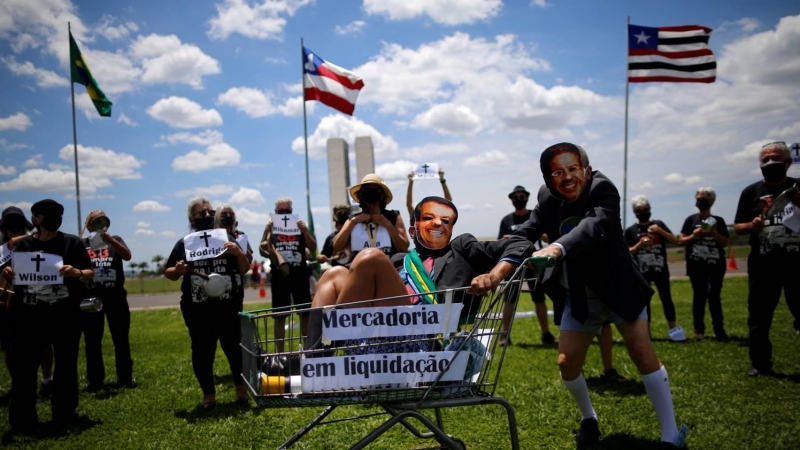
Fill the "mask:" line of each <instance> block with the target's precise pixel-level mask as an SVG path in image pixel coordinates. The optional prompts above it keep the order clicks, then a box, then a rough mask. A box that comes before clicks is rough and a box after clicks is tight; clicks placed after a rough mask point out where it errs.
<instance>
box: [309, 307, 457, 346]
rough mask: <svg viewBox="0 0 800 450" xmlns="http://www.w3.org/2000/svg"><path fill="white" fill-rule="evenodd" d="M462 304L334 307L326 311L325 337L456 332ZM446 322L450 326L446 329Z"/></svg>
mask: <svg viewBox="0 0 800 450" xmlns="http://www.w3.org/2000/svg"><path fill="white" fill-rule="evenodd" d="M462 307H463V305H462V304H461V303H453V304H450V305H447V304H440V305H427V304H426V305H413V306H395V307H389V306H380V307H376V308H348V309H332V310H328V311H325V312H324V313H323V315H322V339H323V341H327V340H331V341H336V340H343V339H361V338H374V337H390V336H391V337H393V336H415V335H420V334H444V333H452V332H455V331H456V329H457V328H458V317H459V316H460V315H461V308H462ZM448 311H449V312H448ZM448 315H449V317H447V316H448ZM448 319H449V320H448ZM445 324H448V325H445ZM445 326H447V327H448V328H449V329H447V330H445Z"/></svg>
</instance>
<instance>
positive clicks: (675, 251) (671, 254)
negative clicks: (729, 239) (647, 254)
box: [667, 245, 750, 263]
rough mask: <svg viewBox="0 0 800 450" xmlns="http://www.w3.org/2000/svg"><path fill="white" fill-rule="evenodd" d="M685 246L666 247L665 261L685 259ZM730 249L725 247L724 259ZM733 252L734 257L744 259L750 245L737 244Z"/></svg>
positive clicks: (672, 261)
mask: <svg viewBox="0 0 800 450" xmlns="http://www.w3.org/2000/svg"><path fill="white" fill-rule="evenodd" d="M684 250H685V247H669V248H667V261H668V262H671V263H676V262H683V261H686V256H685V255H684ZM729 251H730V250H728V249H725V259H728V252H729ZM733 254H734V256H735V257H736V259H746V258H747V256H748V255H750V247H748V246H741V245H737V246H735V247H733Z"/></svg>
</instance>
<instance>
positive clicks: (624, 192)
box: [622, 16, 631, 230]
mask: <svg viewBox="0 0 800 450" xmlns="http://www.w3.org/2000/svg"><path fill="white" fill-rule="evenodd" d="M630 24H631V16H628V20H627V24H626V25H625V164H624V168H623V172H622V229H623V230H624V229H625V227H626V226H627V216H628V85H629V84H630V83H629V82H628V46H629V45H630V43H629V42H628V39H629V38H628V25H630Z"/></svg>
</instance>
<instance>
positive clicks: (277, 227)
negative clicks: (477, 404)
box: [270, 213, 300, 236]
mask: <svg viewBox="0 0 800 450" xmlns="http://www.w3.org/2000/svg"><path fill="white" fill-rule="evenodd" d="M270 217H271V218H272V234H285V235H287V236H296V235H298V234H300V227H298V226H297V221H298V220H300V217H298V216H297V214H275V213H273V214H270Z"/></svg>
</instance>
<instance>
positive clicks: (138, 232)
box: [133, 228, 156, 236]
mask: <svg viewBox="0 0 800 450" xmlns="http://www.w3.org/2000/svg"><path fill="white" fill-rule="evenodd" d="M133 234H135V235H136V236H155V235H156V232H155V231H153V230H146V229H143V228H139V229H138V230H136V231H134V232H133Z"/></svg>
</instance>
